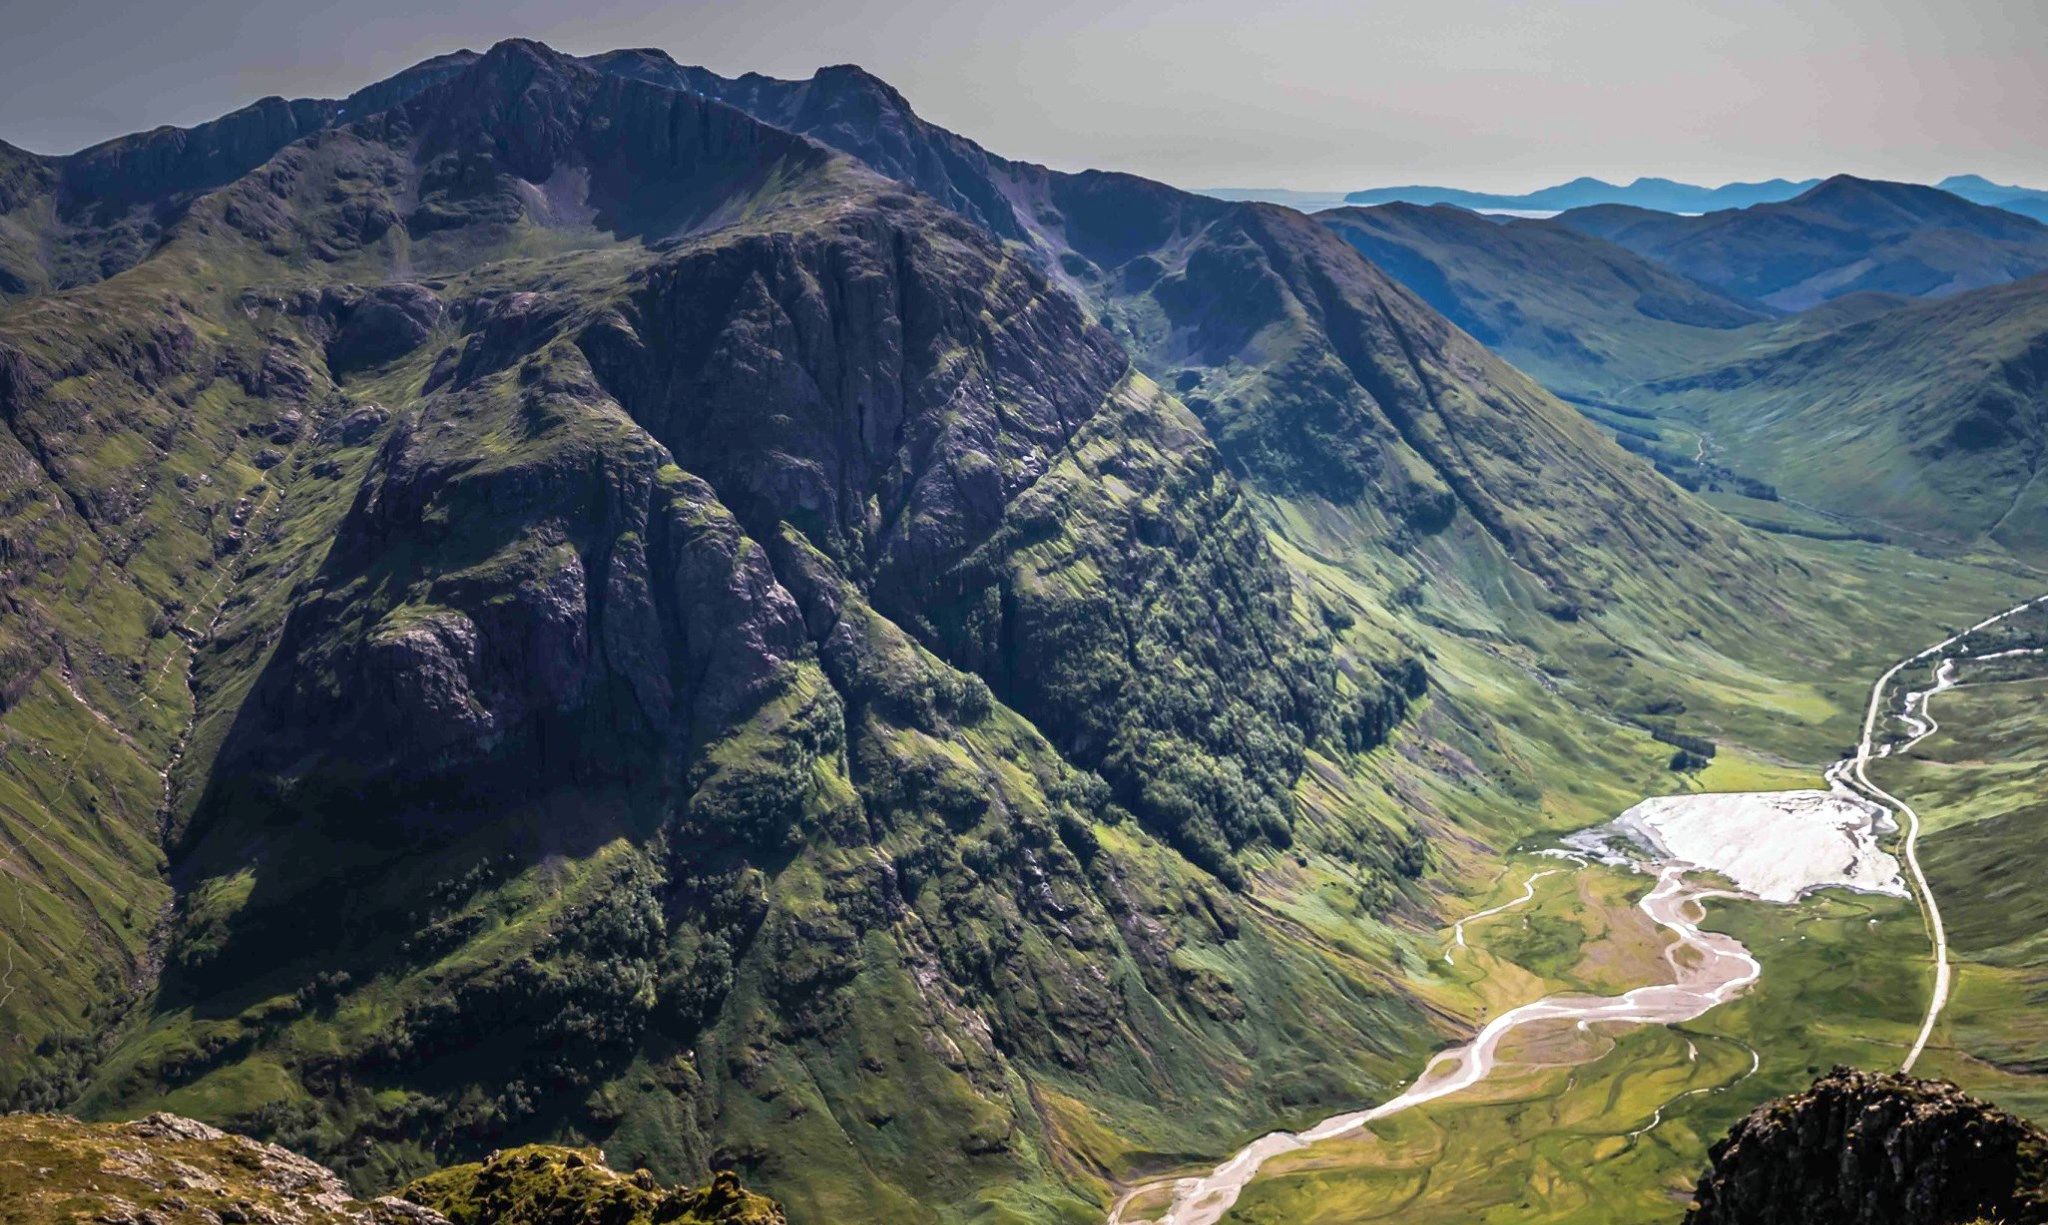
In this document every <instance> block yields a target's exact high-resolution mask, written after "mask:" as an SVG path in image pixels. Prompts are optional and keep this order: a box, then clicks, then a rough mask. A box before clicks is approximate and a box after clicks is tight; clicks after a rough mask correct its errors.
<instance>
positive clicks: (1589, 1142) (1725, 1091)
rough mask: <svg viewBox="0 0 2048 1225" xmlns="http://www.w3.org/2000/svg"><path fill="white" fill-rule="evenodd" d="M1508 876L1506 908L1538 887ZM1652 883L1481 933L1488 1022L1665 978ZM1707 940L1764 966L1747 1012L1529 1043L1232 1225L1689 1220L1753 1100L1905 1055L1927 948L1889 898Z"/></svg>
mask: <svg viewBox="0 0 2048 1225" xmlns="http://www.w3.org/2000/svg"><path fill="white" fill-rule="evenodd" d="M1556 866H1558V861H1556V860H1540V859H1525V860H1517V861H1513V862H1512V863H1511V865H1510V868H1509V870H1508V871H1507V872H1506V873H1505V874H1504V876H1503V878H1502V886H1503V887H1502V888H1501V889H1500V890H1499V891H1498V892H1497V895H1496V896H1495V898H1494V899H1493V900H1494V901H1495V902H1496V903H1497V902H1498V901H1504V900H1507V899H1508V898H1511V897H1514V896H1517V895H1519V893H1520V891H1521V884H1522V882H1523V881H1524V880H1526V879H1527V877H1528V874H1529V872H1530V871H1533V870H1540V869H1541V868H1543V867H1551V868H1555V867H1556ZM1646 888H1647V882H1646V880H1645V879H1644V878H1643V877H1640V876H1636V875H1633V874H1629V873H1625V872H1621V871H1618V870H1615V869H1609V868H1589V869H1575V870H1569V871H1567V872H1564V873H1561V874H1559V875H1555V876H1550V877H1546V878H1544V879H1543V880H1541V881H1539V882H1538V884H1537V896H1536V899H1535V901H1534V902H1533V903H1532V904H1530V905H1527V906H1524V907H1521V908H1517V909H1515V910H1511V911H1508V912H1506V913H1504V914H1502V915H1499V916H1494V917H1491V918H1488V919H1486V920H1482V921H1480V922H1477V923H1473V924H1471V925H1469V926H1468V929H1467V932H1466V939H1467V941H1468V943H1469V945H1470V947H1469V948H1468V949H1466V950H1459V951H1458V954H1457V956H1458V961H1459V968H1457V969H1455V970H1447V971H1446V973H1447V975H1450V976H1454V977H1456V978H1458V979H1460V980H1461V985H1462V986H1464V987H1465V989H1467V990H1470V991H1472V992H1473V993H1474V994H1475V995H1476V996H1478V997H1479V998H1480V999H1483V1000H1484V1001H1485V1002H1486V1011H1487V1012H1488V1013H1491V1012H1494V1011H1496V1010H1498V1009H1499V1008H1501V1007H1504V1006H1511V1005H1512V1004H1515V1003H1521V1002H1526V1001H1527V1000H1530V999H1534V998H1537V997H1539V996H1541V995H1543V994H1547V993H1548V992H1550V991H1555V990H1591V991H1597V992H1599V993H1602V994H1611V993H1614V992H1616V991H1617V990H1619V989H1625V986H1626V985H1629V984H1634V983H1640V982H1644V981H1650V980H1652V979H1654V978H1655V977H1656V976H1657V975H1658V973H1659V971H1660V969H1661V967H1660V964H1659V958H1660V957H1661V950H1662V948H1663V946H1664V944H1665V942H1666V937H1665V934H1664V933H1663V932H1661V931H1660V930H1658V929H1655V928H1654V926H1653V925H1652V924H1650V923H1649V921H1648V920H1647V919H1646V918H1645V917H1644V916H1643V915H1642V914H1641V912H1640V911H1637V910H1634V909H1633V902H1634V900H1635V899H1636V898H1638V897H1640V896H1641V894H1642V893H1643V892H1644V891H1645V890H1646ZM1708 926H1710V927H1712V928H1715V929H1718V930H1725V931H1728V932H1730V933H1732V934H1734V935H1736V936H1737V937H1738V938H1739V939H1741V940H1742V941H1743V942H1744V944H1745V945H1747V946H1748V947H1749V948H1750V950H1751V951H1752V952H1753V953H1755V954H1756V955H1757V957H1758V959H1759V960H1760V961H1761V962H1762V963H1763V966H1764V974H1763V978H1762V980H1761V982H1760V983H1759V984H1758V986H1757V987H1756V988H1755V989H1753V990H1752V991H1751V992H1749V993H1748V994H1746V995H1745V996H1743V997H1742V998H1740V999H1739V1000H1737V1001H1735V1002H1733V1003H1731V1004H1728V1005H1724V1006H1723V1007H1721V1008H1718V1009H1716V1010H1714V1011H1712V1012H1710V1013H1708V1014H1706V1015H1705V1016H1703V1017H1701V1018H1699V1019H1697V1020H1695V1021H1693V1022H1690V1023H1687V1024H1683V1025H1676V1026H1648V1027H1645V1026H1595V1027H1593V1028H1592V1029H1591V1030H1583V1031H1582V1030H1579V1029H1577V1028H1576V1027H1575V1026H1574V1024H1573V1023H1570V1022H1559V1023H1556V1024H1554V1025H1551V1026H1544V1027H1540V1028H1531V1029H1529V1030H1525V1031H1522V1033H1520V1034H1518V1035H1517V1036H1516V1037H1515V1038H1514V1039H1512V1040H1511V1041H1510V1042H1509V1043H1508V1044H1507V1046H1506V1047H1505V1048H1504V1049H1503V1052H1502V1054H1503V1059H1502V1063H1501V1065H1500V1071H1499V1072H1498V1073H1497V1074H1496V1076H1495V1077H1494V1078H1490V1079H1489V1080H1488V1081H1487V1082H1485V1083H1484V1084H1483V1085H1481V1086H1479V1087H1477V1088H1475V1089H1474V1090H1472V1091H1470V1092H1468V1093H1464V1094H1459V1095H1456V1096H1454V1097H1451V1098H1447V1099H1444V1100H1441V1101H1438V1102H1434V1103H1431V1104H1428V1105H1426V1106H1422V1107H1418V1108H1416V1109H1413V1110H1410V1111H1406V1112H1404V1113H1401V1114H1398V1115H1394V1116H1392V1117H1390V1118H1388V1119H1385V1120H1382V1121H1380V1122H1377V1123H1374V1124H1372V1125H1370V1126H1369V1127H1368V1128H1366V1129H1364V1130H1363V1131H1361V1132H1360V1133H1359V1134H1358V1135H1357V1136H1355V1137H1349V1138H1345V1139H1343V1140H1338V1141H1333V1142H1329V1143H1326V1144H1322V1145H1317V1146H1315V1147H1313V1148H1310V1149H1307V1150H1303V1151H1300V1152H1297V1153H1291V1154H1287V1155H1285V1156H1283V1157H1280V1158H1277V1159H1275V1160H1274V1161H1272V1162H1269V1163H1268V1164H1267V1166H1266V1167H1265V1169H1264V1171H1262V1175H1261V1177H1260V1178H1259V1179H1257V1180H1256V1181H1254V1182H1253V1184H1252V1185H1251V1186H1250V1187H1249V1188H1248V1189H1247V1190H1246V1193H1245V1194H1244V1196H1243V1197H1242V1198H1241V1199H1240V1200H1239V1202H1238V1206H1237V1207H1236V1208H1235V1209H1234V1211H1233V1212H1232V1213H1231V1214H1230V1215H1229V1216H1228V1217H1227V1218H1226V1219H1227V1220H1229V1221H1232V1222H1243V1223H1251V1222H1258V1223H1262V1225H1265V1223H1277V1222H1282V1221H1353V1220H1388V1221H1403V1222H1406V1221H1421V1222H1439V1221H1441V1222H1456V1221H1498V1222H1509V1221H1514V1222H1523V1221H1552V1222H1567V1221H1568V1222H1610V1221H1611V1222H1628V1221H1647V1220H1660V1219H1668V1218H1672V1217H1674V1216H1675V1215H1677V1214H1678V1213H1679V1212H1681V1211H1682V1209H1683V1205H1684V1202H1685V1199H1686V1197H1687V1196H1688V1194H1689V1193H1690V1190H1691V1187H1692V1183H1693V1180H1694V1179H1695V1178H1697V1177H1698V1174H1699V1171H1700V1169H1701V1168H1702V1164H1703V1161H1704V1158H1705V1152H1706V1148H1707V1146H1708V1145H1709V1144H1711V1143H1712V1142H1713V1141H1714V1140H1715V1139H1717V1138H1718V1137H1719V1136H1720V1135H1721V1134H1722V1133H1724V1132H1725V1131H1726V1129H1727V1128H1728V1126H1729V1125H1730V1124H1731V1123H1733V1122H1734V1120H1735V1119H1737V1118H1739V1117H1740V1116H1741V1115H1743V1114H1744V1113H1746V1112H1747V1111H1748V1110H1749V1109H1751V1108H1752V1107H1753V1106H1755V1105H1756V1104H1757V1103H1758V1102H1760V1101H1763V1100H1765V1099H1767V1098H1770V1097H1773V1096H1777V1095H1779V1094H1782V1093H1786V1092H1790V1091H1793V1090H1795V1089H1797V1088H1800V1087H1802V1086H1804V1085H1805V1084H1806V1083H1808V1082H1809V1081H1810V1080H1811V1079H1812V1077H1813V1075H1814V1074H1815V1072H1816V1071H1817V1070H1819V1069H1823V1068H1826V1067H1828V1066H1830V1065H1831V1063H1833V1062H1837V1061H1842V1062H1853V1063H1863V1064H1869V1065H1875V1066H1882V1065H1883V1064H1885V1063H1886V1062H1888V1061H1889V1060H1891V1059H1893V1058H1895V1057H1896V1053H1897V1051H1898V1050H1899V1048H1900V1047H1901V1046H1902V1045H1903V1044H1904V1043H1905V1042H1907V1041H1910V1039H1911V1035H1912V1031H1913V1026H1914V1023H1915V1022H1916V1020H1917V1015H1918V1014H1917V1012H1916V1004H1915V1002H1914V1001H1915V999H1916V998H1917V995H1918V993H1919V991H1920V990H1921V989H1922V978H1923V973H1922V970H1923V965H1922V963H1923V961H1924V946H1923V945H1922V943H1921V936H1920V933H1919V930H1918V924H1917V923H1916V922H1915V920H1914V915H1913V911H1912V908H1911V906H1910V905H1909V904H1907V903H1905V902H1903V901H1897V900H1894V899H1870V898H1857V897H1853V896H1842V895H1834V896H1824V897H1820V898H1816V899H1810V900H1808V901H1806V902H1802V903H1800V904H1798V905H1796V906H1789V907H1780V906H1769V905H1765V904H1760V903H1730V902H1716V903H1713V904H1712V909H1711V911H1710V922H1709V924H1708Z"/></svg>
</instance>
